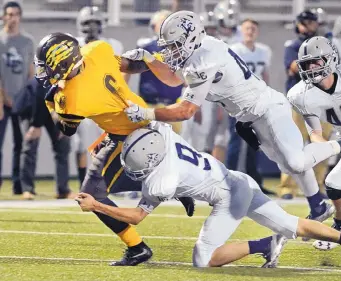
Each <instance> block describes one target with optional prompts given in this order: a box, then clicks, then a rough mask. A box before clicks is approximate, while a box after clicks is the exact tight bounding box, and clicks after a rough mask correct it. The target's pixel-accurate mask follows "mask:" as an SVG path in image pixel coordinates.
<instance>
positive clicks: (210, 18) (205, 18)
mask: <svg viewBox="0 0 341 281" xmlns="http://www.w3.org/2000/svg"><path fill="white" fill-rule="evenodd" d="M200 20H201V23H202V25H203V26H204V28H205V31H206V34H207V35H210V36H214V37H215V36H216V35H217V34H216V33H217V31H218V27H217V22H216V20H215V17H214V13H213V12H212V11H209V12H205V13H201V14H200Z"/></svg>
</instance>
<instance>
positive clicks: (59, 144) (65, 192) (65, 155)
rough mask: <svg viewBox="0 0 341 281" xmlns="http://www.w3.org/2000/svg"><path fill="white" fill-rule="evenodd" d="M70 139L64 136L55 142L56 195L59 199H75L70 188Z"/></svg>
mask: <svg viewBox="0 0 341 281" xmlns="http://www.w3.org/2000/svg"><path fill="white" fill-rule="evenodd" d="M70 149H71V145H70V138H68V137H66V136H62V137H61V138H58V139H57V140H56V141H55V142H54V152H55V157H54V158H55V162H56V194H57V198H58V199H64V198H69V199H73V198H75V195H76V194H74V193H73V192H72V191H71V189H70V187H69V154H70Z"/></svg>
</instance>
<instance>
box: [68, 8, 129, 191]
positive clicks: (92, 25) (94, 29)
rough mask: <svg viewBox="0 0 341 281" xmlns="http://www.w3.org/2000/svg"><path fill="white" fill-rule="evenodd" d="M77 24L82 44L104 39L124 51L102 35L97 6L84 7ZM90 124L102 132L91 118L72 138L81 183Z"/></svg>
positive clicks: (102, 24)
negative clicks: (87, 132)
mask: <svg viewBox="0 0 341 281" xmlns="http://www.w3.org/2000/svg"><path fill="white" fill-rule="evenodd" d="M76 24H77V30H78V36H79V37H76V39H77V41H78V42H79V45H80V46H84V45H85V44H87V43H89V42H92V41H95V40H104V41H106V42H108V43H109V44H110V45H111V46H112V47H113V49H114V50H115V54H116V53H117V54H118V55H120V54H122V53H123V45H122V43H121V42H120V41H118V40H116V39H113V38H105V37H101V34H102V31H103V29H104V26H105V23H104V16H103V13H102V12H101V11H100V9H99V8H98V7H97V6H86V7H83V8H82V9H81V10H80V11H79V13H78V16H77V21H76ZM90 126H91V127H94V128H93V130H91V131H95V132H97V133H98V136H99V135H100V134H101V133H102V132H101V130H100V129H99V127H98V126H97V125H96V124H95V123H93V122H92V121H90V120H86V122H84V123H81V125H80V126H79V127H78V129H77V132H76V134H75V135H73V136H72V140H73V142H74V144H75V148H76V163H77V168H78V179H79V181H80V185H82V182H83V180H84V177H85V174H86V166H87V150H86V147H87V145H86V131H90ZM94 137H96V136H94Z"/></svg>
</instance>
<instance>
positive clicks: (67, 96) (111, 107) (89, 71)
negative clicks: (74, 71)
mask: <svg viewBox="0 0 341 281" xmlns="http://www.w3.org/2000/svg"><path fill="white" fill-rule="evenodd" d="M81 53H82V56H83V69H82V70H81V72H80V73H79V74H78V75H76V76H75V77H73V78H72V79H70V80H65V81H62V83H60V87H61V88H60V89H59V90H58V92H57V93H56V94H55V95H54V97H53V100H54V102H53V104H51V103H49V102H47V105H48V107H49V109H50V110H51V109H52V110H54V111H55V112H56V113H57V114H58V115H59V117H60V119H61V120H64V121H69V122H76V123H78V122H80V121H81V120H82V119H83V118H89V119H92V120H93V121H94V122H95V123H97V124H98V126H99V127H100V128H102V129H103V130H104V131H106V132H108V133H112V134H117V135H128V134H130V133H131V132H132V131H134V130H135V129H137V128H140V127H142V126H145V125H146V124H148V121H142V122H139V123H133V122H131V121H130V120H129V119H128V117H127V116H126V114H125V113H124V109H125V108H126V107H127V103H126V102H127V100H131V101H132V102H133V103H135V104H138V105H139V106H142V107H147V105H146V103H145V102H144V101H143V99H142V98H141V97H139V96H137V95H136V94H135V93H133V92H132V91H131V90H130V89H129V87H128V85H127V83H126V82H125V80H124V78H123V76H122V73H121V72H120V63H121V59H120V57H118V56H115V55H114V51H113V49H112V47H111V46H110V45H109V44H108V43H106V42H105V41H94V42H91V43H89V44H87V45H85V46H84V47H82V48H81Z"/></svg>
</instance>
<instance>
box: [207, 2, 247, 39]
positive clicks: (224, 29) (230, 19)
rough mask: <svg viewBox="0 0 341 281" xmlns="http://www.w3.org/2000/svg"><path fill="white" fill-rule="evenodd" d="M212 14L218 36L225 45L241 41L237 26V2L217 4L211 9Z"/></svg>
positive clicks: (238, 7) (238, 10) (238, 8)
mask: <svg viewBox="0 0 341 281" xmlns="http://www.w3.org/2000/svg"><path fill="white" fill-rule="evenodd" d="M213 14H214V17H215V20H216V24H217V27H218V36H219V38H220V39H221V40H223V41H224V42H225V43H227V44H234V43H237V42H240V41H242V34H241V31H240V26H239V16H240V15H239V14H240V6H239V1H238V0H225V1H221V2H219V3H218V4H217V5H216V6H215V7H214V9H213Z"/></svg>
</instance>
